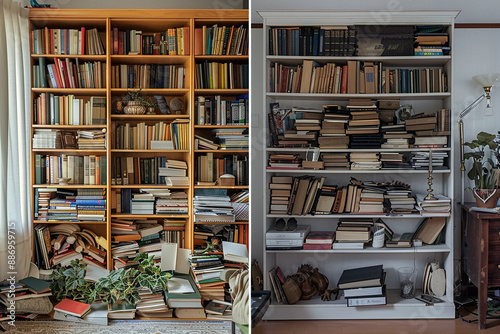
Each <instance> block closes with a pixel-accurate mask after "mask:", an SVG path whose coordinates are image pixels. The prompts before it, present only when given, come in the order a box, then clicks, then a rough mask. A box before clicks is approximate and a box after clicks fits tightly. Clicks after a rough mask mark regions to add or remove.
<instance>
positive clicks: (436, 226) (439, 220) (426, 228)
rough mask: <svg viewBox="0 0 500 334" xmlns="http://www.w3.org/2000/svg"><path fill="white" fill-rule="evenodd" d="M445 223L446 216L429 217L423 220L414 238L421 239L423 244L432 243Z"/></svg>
mask: <svg viewBox="0 0 500 334" xmlns="http://www.w3.org/2000/svg"><path fill="white" fill-rule="evenodd" d="M445 225H446V217H429V218H427V219H426V220H425V222H424V223H423V226H422V228H421V229H420V231H418V233H417V234H416V236H415V238H416V239H420V240H422V242H423V243H425V244H432V243H434V241H436V238H437V237H438V235H439V233H441V230H442V229H443V228H444V226H445Z"/></svg>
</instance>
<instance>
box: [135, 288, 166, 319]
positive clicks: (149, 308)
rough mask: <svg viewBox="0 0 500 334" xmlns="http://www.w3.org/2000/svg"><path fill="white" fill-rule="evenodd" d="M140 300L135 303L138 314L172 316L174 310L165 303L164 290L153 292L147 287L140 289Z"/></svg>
mask: <svg viewBox="0 0 500 334" xmlns="http://www.w3.org/2000/svg"><path fill="white" fill-rule="evenodd" d="M138 292H139V298H140V299H139V300H138V301H137V302H136V304H135V308H136V310H137V312H136V313H137V315H140V316H142V317H158V318H172V316H173V310H171V309H169V308H168V306H167V305H166V303H165V298H164V296H163V291H162V290H155V291H153V292H151V291H150V290H149V289H147V288H141V289H139V291H138Z"/></svg>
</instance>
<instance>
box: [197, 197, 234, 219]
mask: <svg viewBox="0 0 500 334" xmlns="http://www.w3.org/2000/svg"><path fill="white" fill-rule="evenodd" d="M230 201H231V199H230V197H229V196H223V195H206V196H205V195H196V196H195V197H194V199H193V210H194V221H195V222H234V221H235V216H234V209H233V206H232V205H231V202H230Z"/></svg>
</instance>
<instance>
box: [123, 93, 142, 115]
mask: <svg viewBox="0 0 500 334" xmlns="http://www.w3.org/2000/svg"><path fill="white" fill-rule="evenodd" d="M122 101H123V102H125V103H126V104H127V105H126V107H124V108H123V111H124V112H125V114H127V115H142V114H144V113H145V112H146V107H145V106H144V105H143V103H144V97H143V96H142V95H141V90H140V89H136V90H133V91H129V92H127V95H126V96H125V97H124V98H123V99H122Z"/></svg>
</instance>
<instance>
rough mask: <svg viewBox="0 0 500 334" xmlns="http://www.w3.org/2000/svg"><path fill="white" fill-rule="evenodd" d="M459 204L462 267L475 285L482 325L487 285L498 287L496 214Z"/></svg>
mask: <svg viewBox="0 0 500 334" xmlns="http://www.w3.org/2000/svg"><path fill="white" fill-rule="evenodd" d="M472 206H475V204H474V203H466V204H464V205H462V233H463V245H462V268H463V270H464V272H465V274H466V275H467V276H468V277H469V278H470V280H471V281H472V283H473V284H474V285H475V286H476V287H477V288H478V317H479V319H478V325H479V329H485V328H486V311H487V309H488V306H487V298H488V287H500V214H494V213H484V212H478V211H472V210H470V208H471V207H472Z"/></svg>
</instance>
